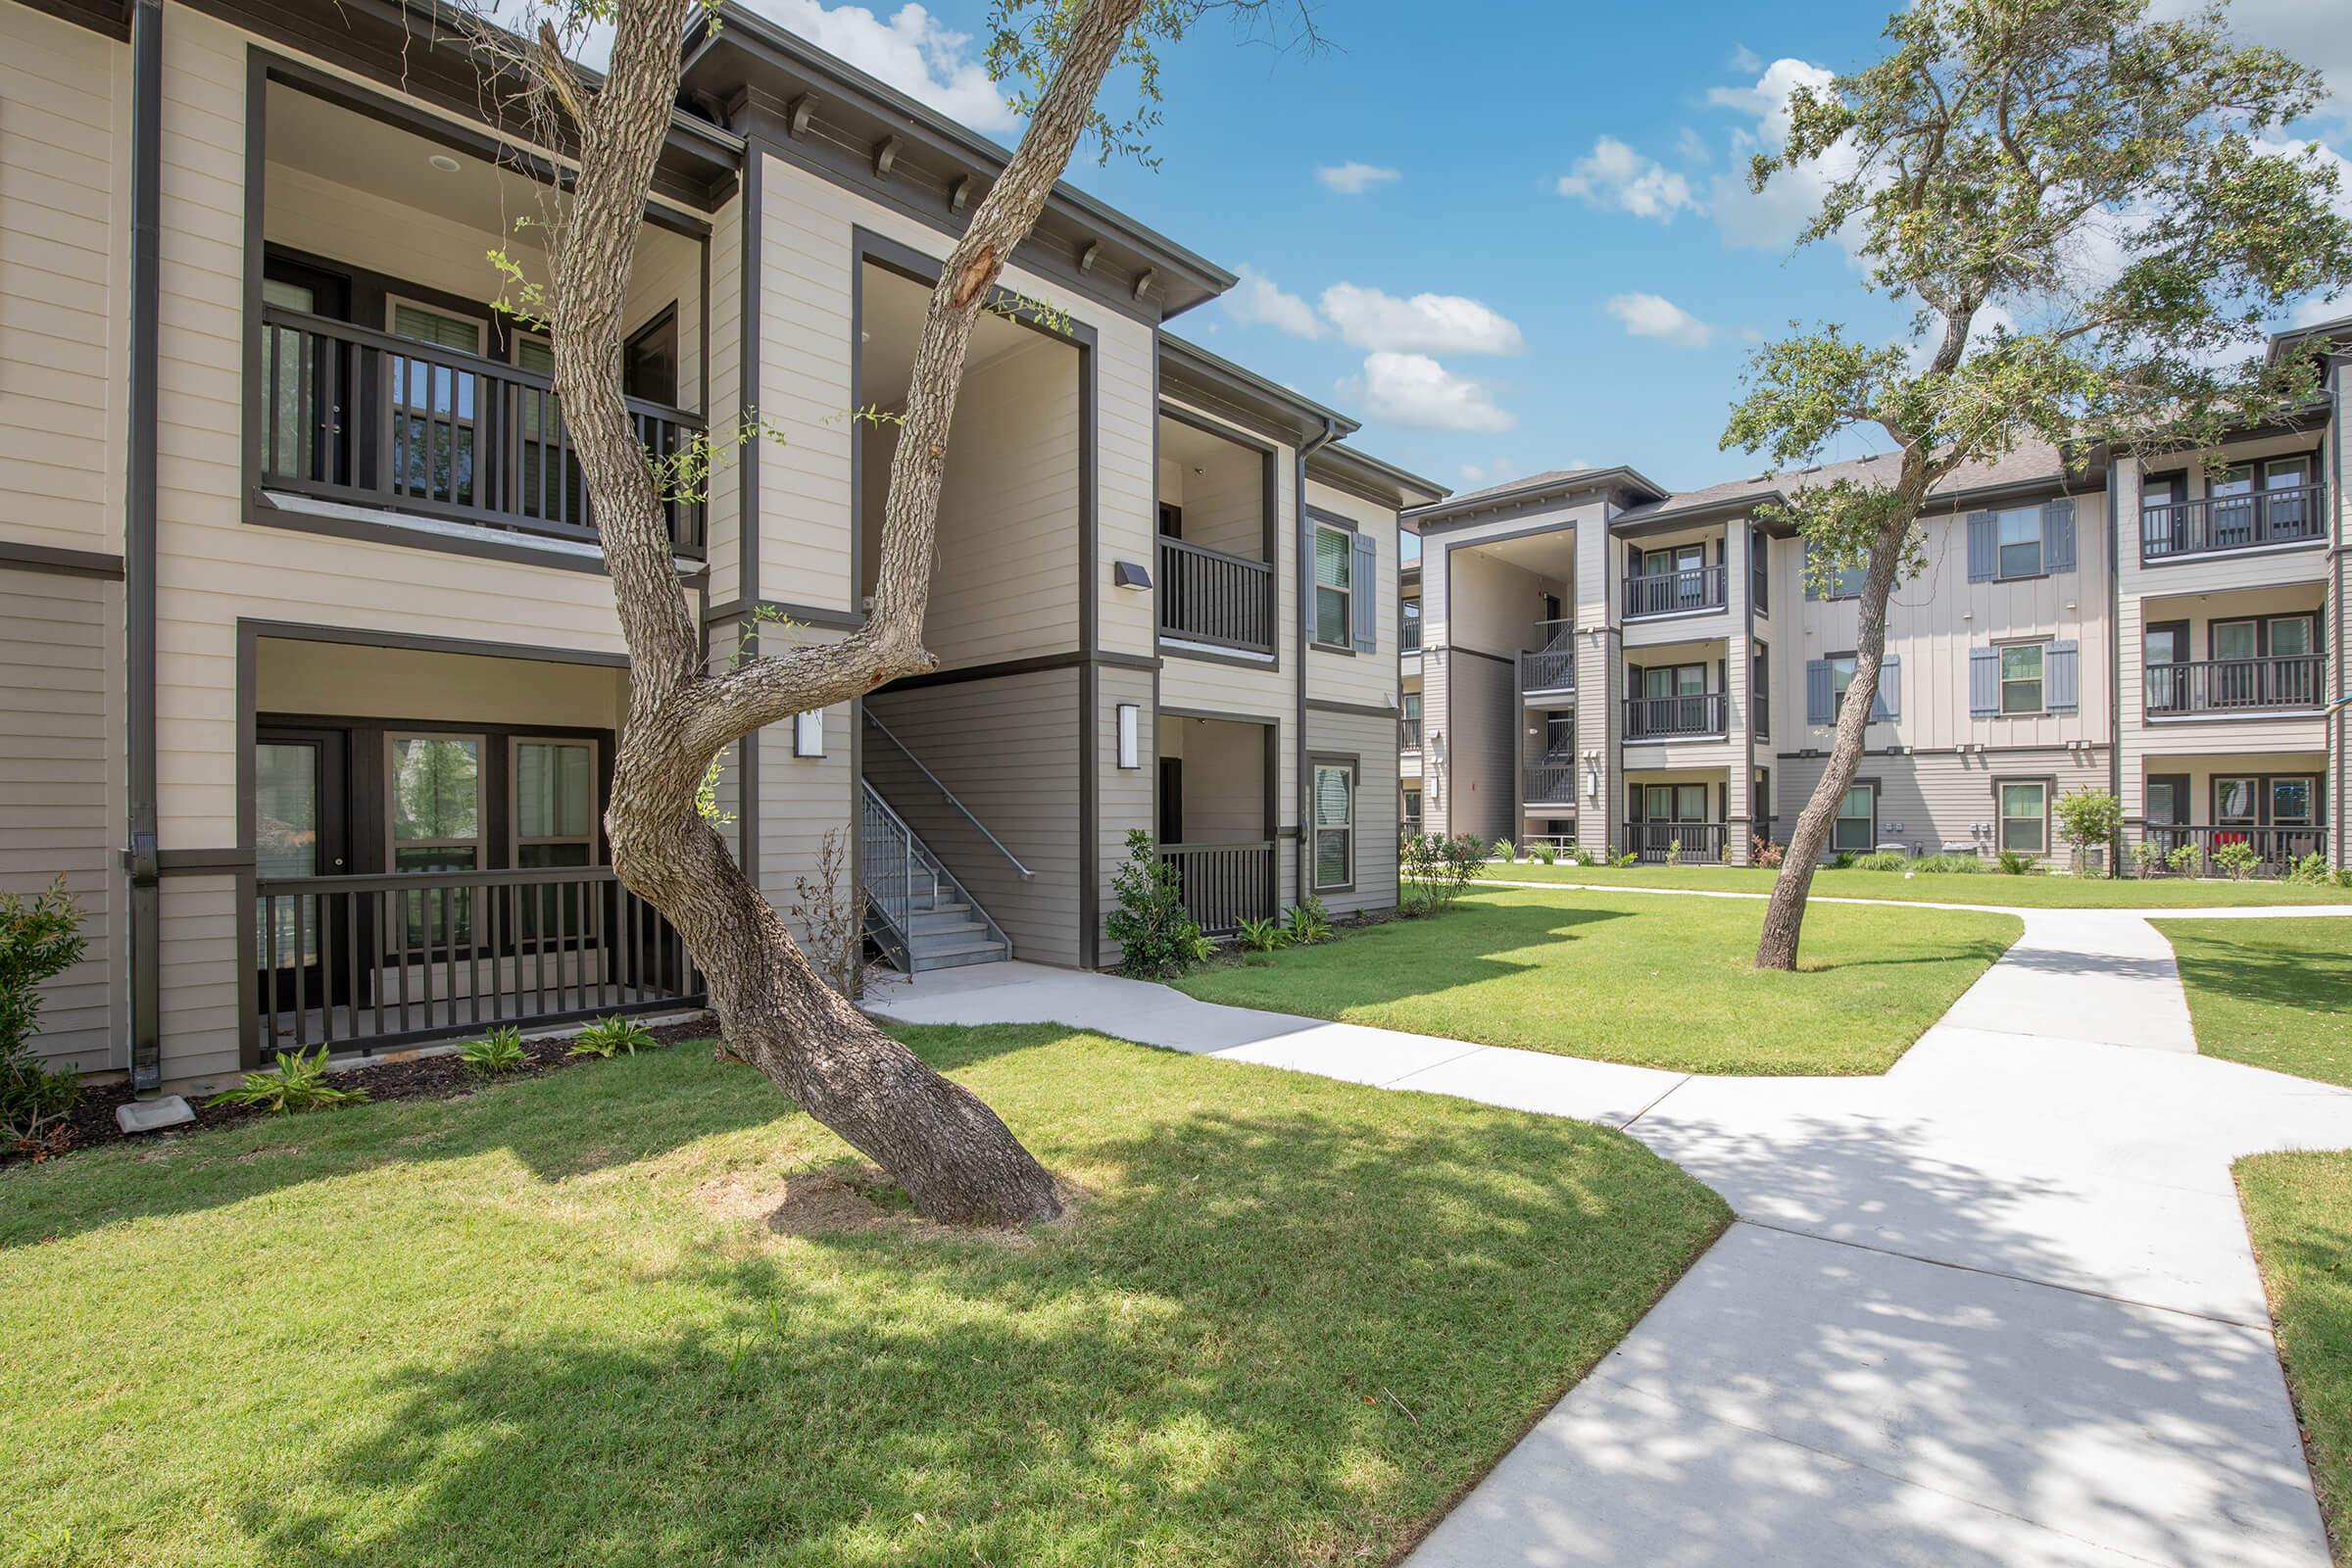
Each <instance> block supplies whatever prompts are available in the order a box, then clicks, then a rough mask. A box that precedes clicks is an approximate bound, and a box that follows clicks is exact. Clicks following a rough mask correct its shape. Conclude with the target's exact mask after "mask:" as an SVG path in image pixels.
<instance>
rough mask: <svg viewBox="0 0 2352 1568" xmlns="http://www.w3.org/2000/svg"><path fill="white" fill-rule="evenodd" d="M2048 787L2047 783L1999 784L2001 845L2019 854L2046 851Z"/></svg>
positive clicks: (2043, 852)
mask: <svg viewBox="0 0 2352 1568" xmlns="http://www.w3.org/2000/svg"><path fill="white" fill-rule="evenodd" d="M2049 798H2050V787H2049V786H2048V785H2047V784H2039V783H2035V784H2004V785H2002V786H2001V791H2000V802H2001V848H2002V849H2004V850H2016V851H2018V852H2019V853H2020V854H2023V855H2042V854H2046V853H2047V852H2048V850H2049V845H2050V831H2049V821H2048V814H2049Z"/></svg>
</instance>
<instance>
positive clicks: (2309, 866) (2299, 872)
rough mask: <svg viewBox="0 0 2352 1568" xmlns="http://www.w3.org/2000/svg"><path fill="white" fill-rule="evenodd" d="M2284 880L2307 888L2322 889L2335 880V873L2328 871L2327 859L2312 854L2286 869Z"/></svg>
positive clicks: (2323, 856)
mask: <svg viewBox="0 0 2352 1568" xmlns="http://www.w3.org/2000/svg"><path fill="white" fill-rule="evenodd" d="M2286 879H2287V880H2288V881H2289V882H2294V883H2298V884H2300V885H2301V886H2303V887H2307V888H2324V887H2326V886H2327V884H2328V883H2330V882H2332V881H2334V880H2335V873H2334V872H2332V871H2330V870H2328V869H2327V857H2326V856H2325V855H2318V854H2313V855H2306V856H2305V857H2303V858H2301V859H2300V860H2297V861H2296V862H2295V863H2294V864H2293V865H2292V866H2290V867H2288V869H2287V873H2286Z"/></svg>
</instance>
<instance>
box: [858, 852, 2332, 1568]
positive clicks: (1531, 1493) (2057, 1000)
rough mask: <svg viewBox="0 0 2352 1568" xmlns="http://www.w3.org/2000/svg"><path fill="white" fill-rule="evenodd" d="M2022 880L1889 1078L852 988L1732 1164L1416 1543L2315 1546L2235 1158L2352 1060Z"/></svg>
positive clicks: (2284, 1551)
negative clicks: (2046, 901)
mask: <svg viewBox="0 0 2352 1568" xmlns="http://www.w3.org/2000/svg"><path fill="white" fill-rule="evenodd" d="M1600 891H1605V892H1619V891H1624V890H1621V889H1605V890H1600ZM2014 912H2016V913H2018V914H2020V915H2022V916H2023V917H2024V918H2025V920H2026V934H2025V937H2024V938H2023V939H2022V940H2021V941H2020V942H2019V943H2018V944H2017V945H2016V947H2014V948H2013V949H2011V950H2010V952H2009V954H2008V955H2007V956H2004V957H2003V958H2002V959H2001V960H2000V961H1999V962H1998V963H1996V964H1994V965H1993V966H1992V968H1991V969H1989V970H1988V971H1987V972H1986V973H1985V976H1984V977H1983V978H1982V979H1981V980H1980V981H1979V982H1978V983H1977V985H1976V986H1975V987H1973V988H1972V989H1971V990H1970V991H1969V992H1968V993H1967V994H1966V995H1965V996H1964V997H1962V998H1961V1000H1960V1001H1959V1003H1958V1004H1957V1005H1955V1006H1954V1007H1953V1008H1952V1010H1951V1012H1950V1013H1949V1014H1948V1015H1947V1016H1946V1018H1945V1019H1944V1021H1943V1022H1941V1023H1939V1024H1937V1025H1936V1027H1935V1028H1934V1029H1932V1030H1930V1031H1929V1032H1928V1034H1927V1035H1926V1036H1925V1037H1924V1038H1923V1039H1922V1040H1921V1041H1920V1042H1919V1044H1918V1045H1916V1046H1914V1047H1913V1048H1912V1050H1911V1051H1910V1053H1909V1054H1907V1055H1905V1056H1904V1058H1903V1059H1902V1060H1901V1061H1900V1062H1899V1063H1897V1064H1896V1066H1895V1068H1894V1070H1893V1071H1892V1072H1890V1073H1888V1074H1887V1076H1885V1077H1883V1078H1785V1079H1771V1078H1706V1077H1692V1076H1689V1075H1683V1074H1676V1073H1668V1072H1658V1071H1654V1070H1650V1069H1646V1068H1639V1067H1624V1066H1617V1065H1613V1064H1609V1063H1602V1062H1591V1061H1583V1060H1578V1059H1575V1058H1570V1057H1563V1056H1553V1055H1547V1054H1540V1053H1533V1052H1521V1051H1511V1050H1504V1049H1499V1048H1495V1047H1487V1046H1477V1045H1472V1044H1469V1043H1467V1042H1462V1041H1450V1040H1442V1039H1436V1038H1432V1037H1429V1036H1422V1035H1410V1034H1401V1033H1398V1032H1397V1031H1393V1030H1384V1029H1368V1028H1362V1027H1358V1026H1355V1025H1349V1024H1333V1023H1322V1022H1316V1021H1313V1020H1308V1019H1302V1018H1296V1017H1291V1016H1288V1015H1285V1014H1280V1013H1268V1012H1256V1011H1251V1010H1249V1009H1244V1008H1235V1007H1220V1006H1214V1005H1208V1004H1204V1003H1200V1002H1195V1001H1193V1000H1192V999H1191V998H1189V997H1185V996H1183V995H1181V994H1180V993H1177V992H1174V991H1171V990H1169V989H1167V988H1165V987H1161V986H1152V985H1146V984H1141V983H1138V982H1134V981H1127V980H1120V979H1117V978H1115V977H1111V976H1106V975H1091V974H1076V973H1070V972H1066V971H1061V970H1052V969H1042V968H1036V967H1033V966H1029V965H1018V964H1015V965H998V966H992V967H989V968H979V969H963V970H950V971H945V972H941V973H937V974H933V975H926V976H924V977H922V978H921V979H920V980H919V981H917V982H914V983H911V984H909V985H907V986H906V987H903V988H894V989H893V990H892V991H891V992H890V993H888V994H886V995H885V996H883V997H882V998H880V999H878V1005H879V1007H880V1010H882V1011H884V1012H886V1013H888V1014H889V1015H891V1016H894V1017H899V1018H904V1019H907V1020H908V1021H913V1022H941V1023H946V1022H957V1023H983V1022H1032V1021H1051V1022H1060V1023H1067V1024H1071V1025H1074V1026H1078V1027H1083V1028H1088V1029H1095V1030H1100V1031H1102V1032H1103V1033H1105V1034H1110V1035H1116V1036H1119V1037H1122V1038H1125V1039H1130V1040H1140V1041H1142V1042H1144V1043H1146V1044H1151V1045H1159V1046H1168V1047H1172V1048H1174V1049H1178V1050H1185V1051H1196V1052H1208V1053H1213V1054H1218V1055H1221V1056H1225V1057H1228V1058H1231V1059H1235V1060H1243V1061H1253V1062H1260V1063H1264V1064H1267V1065H1271V1066H1278V1067H1287V1068H1291V1069H1294V1070H1298V1071H1304V1072H1314V1073H1320V1074H1324V1075H1326V1076H1330V1077H1336V1078H1345V1079H1348V1080H1350V1081H1353V1082H1358V1083H1368V1084H1377V1085H1380V1086H1383V1087H1388V1088H1398V1089H1411V1090H1422V1091H1427V1092H1431V1093H1439V1094H1449V1095H1458V1096H1462V1097H1464V1098H1466V1099H1471V1100H1477V1101H1481V1102H1485V1103H1491V1104H1499V1105H1508V1106H1512V1107H1515V1108H1520V1109H1526V1110H1533V1111H1541V1112H1546V1113H1550V1114H1557V1115H1569V1116H1578V1117H1583V1118H1586V1119H1590V1120H1593V1121H1599V1122H1604V1123H1606V1124H1608V1125H1611V1126H1618V1127H1624V1128H1625V1129H1626V1130H1627V1131H1629V1132H1630V1133H1631V1134H1632V1135H1633V1136H1634V1137H1637V1138H1640V1139H1642V1141H1643V1142H1644V1143H1646V1144H1648V1145H1649V1146H1650V1147H1651V1148H1653V1149H1655V1150H1657V1151H1658V1152H1660V1153H1662V1154H1664V1155H1666V1156H1667V1157H1669V1158H1671V1159H1673V1160H1675V1161H1676V1162H1677V1163H1679V1164H1681V1165H1683V1166H1684V1167H1685V1168H1686V1169H1688V1170H1690V1171H1691V1173H1692V1174H1693V1175H1695V1176H1697V1177H1698V1178H1699V1179H1700V1180H1702V1181H1704V1182H1706V1183H1707V1184H1708V1185H1709V1186H1711V1187H1713V1188H1714V1189H1715V1190H1716V1191H1718V1192H1720V1193H1721V1194H1723V1195H1724V1197H1725V1198H1726V1199H1727V1200H1728V1201H1730V1202H1731V1204H1732V1206H1733V1208H1734V1210H1735V1212H1736V1213H1737V1214H1738V1215H1739V1216H1740V1222H1739V1223H1737V1224H1735V1225H1734V1226H1733V1227H1732V1229H1731V1230H1730V1231H1729V1232H1728V1233H1727V1234H1726V1235H1725V1237H1724V1239H1723V1240H1722V1241H1721V1242H1719V1243H1718V1244H1717V1245H1716V1246H1715V1248H1714V1249H1712V1250H1710V1251H1709V1252H1708V1253H1707V1255H1706V1256H1705V1257H1704V1258H1702V1259H1701V1260H1700V1261H1699V1263H1698V1264H1697V1265H1696V1266H1695V1267H1694V1268H1693V1269H1692V1270H1691V1273H1690V1274H1689V1275H1687V1276H1686V1277H1685V1278H1684V1279H1683V1280H1682V1281H1681V1282H1680V1283H1679V1284H1678V1285H1677V1286H1676V1287H1675V1288H1674V1290H1673V1291H1671V1292H1670V1293H1669V1294H1668V1295H1667V1297H1666V1299H1664V1300H1663V1301H1662V1302H1660V1303H1659V1305H1658V1306H1657V1307H1656V1308H1655V1309H1653V1310H1652V1311H1651V1312H1650V1314H1649V1315H1648V1316H1647V1317H1646V1318H1644V1319H1643V1320H1642V1323H1641V1324H1639V1325H1638V1326H1637V1327H1636V1328H1635V1330H1634V1332H1633V1333H1632V1334H1631V1335H1629V1336H1628V1337H1627V1339H1626V1340H1625V1342H1624V1344H1622V1345H1621V1346H1619V1347H1618V1348H1617V1349H1616V1350H1615V1351H1613V1352H1612V1353H1611V1354H1610V1355H1609V1356H1608V1357H1607V1358H1605V1359H1604V1360H1603V1361H1602V1363H1601V1364H1600V1365H1599V1366H1598V1367H1597V1368H1596V1369H1595V1370H1594V1371H1593V1375H1592V1376H1590V1377H1588V1378H1587V1379H1586V1380H1585V1381H1584V1382H1583V1383H1581V1384H1580V1385H1579V1386H1578V1387H1577V1388H1576V1389H1575V1390H1573V1391H1572V1392H1571V1393H1570V1394H1569V1395H1568V1397H1566V1398H1565V1399H1563V1400H1562V1401H1561V1402H1560V1404H1559V1405H1558V1406H1557V1407H1555V1408H1554V1409H1553V1410H1552V1411H1551V1412H1550V1413H1549V1414H1548V1415H1547V1416H1545V1417H1544V1420H1543V1421H1542V1422H1541V1423H1539V1424H1538V1426H1537V1427H1536V1429H1535V1430H1534V1431H1533V1432H1531V1433H1530V1434H1529V1435H1528V1437H1527V1438H1526V1439H1525V1440H1524V1441H1522V1442H1521V1443H1520V1444H1519V1445H1518V1446H1517V1447H1515V1448H1514V1449H1513V1450H1512V1451H1511V1452H1510V1453H1509V1454H1508V1455H1507V1456H1506V1457H1505V1458H1504V1460H1503V1461H1502V1463H1501V1464H1500V1465H1498V1466H1497V1467H1496V1468H1495V1471H1494V1473H1493V1474H1492V1475H1490V1476H1489V1477H1488V1478H1487V1479H1486V1480H1485V1481H1484V1482H1483V1483H1482V1484H1481V1485H1480V1486H1479V1487H1478V1488H1477V1489H1476V1490H1475V1491H1474V1492H1473V1493H1472V1494H1471V1495H1470V1496H1469V1497H1468V1498H1466V1499H1465V1500H1464V1501H1463V1502H1462V1504H1461V1505H1460V1506H1459V1507H1458V1508H1456V1509H1455V1511H1454V1512H1453V1513H1452V1514H1451V1515H1450V1516H1448V1517H1447V1518H1446V1520H1445V1521H1444V1522H1443V1523H1442V1524H1441V1525H1440V1526H1439V1527H1438V1528H1437V1530H1436V1531H1434V1532H1433V1533H1432V1534H1431V1536H1430V1538H1429V1539H1428V1540H1427V1541H1426V1542H1425V1543H1424V1544H1422V1545H1421V1547H1420V1548H1419V1550H1417V1551H1416V1552H1415V1553H1414V1554H1413V1556H1412V1558H1411V1561H1412V1562H1413V1563H1414V1564H1418V1565H1421V1568H1440V1565H1446V1568H1452V1565H1463V1568H1468V1565H1472V1564H1478V1565H1487V1564H1512V1563H1527V1564H1569V1563H1637V1562H1638V1563H1642V1564H1740V1565H1749V1564H1763V1563H1790V1564H1797V1563H1802V1564H1818V1563H1834V1562H1849V1561H1850V1562H1872V1563H1918V1564H1923V1565H1925V1564H1934V1565H1938V1568H1945V1565H1973V1564H1982V1565H1985V1568H1992V1565H1996V1564H1997V1565H2003V1568H2008V1565H2023V1564H2094V1563H2095V1564H2108V1563H2116V1564H2120V1563H2127V1562H2137V1563H2149V1562H2154V1563H2168V1564H2182V1565H2191V1564H2194V1565H2205V1564H2229V1565H2233V1568H2234V1565H2240V1564H2242V1565H2247V1568H2259V1565H2270V1564H2278V1565H2288V1564H2292V1565H2297V1568H2326V1565H2327V1542H2326V1539H2325V1536H2324V1535H2323V1533H2322V1530H2321V1526H2320V1519H2319V1512H2318V1507H2317V1504H2316V1502H2315V1501H2314V1498H2313V1495H2312V1491H2311V1481H2310V1476H2309V1473H2308V1471H2307V1470H2306V1468H2305V1465H2304V1459H2303V1452H2302V1446H2301V1443H2300V1439H2299V1436H2298V1434H2297V1431H2296V1428H2295V1424H2294V1419H2293V1413H2292V1411H2291V1409H2290V1408H2289V1406H2288V1402H2287V1397H2286V1389H2285V1384H2284V1380H2283V1378H2282V1377H2281V1375H2280V1372H2279V1369H2278V1358H2277V1354H2276V1350H2275V1348H2274V1346H2273V1344H2272V1341H2271V1335H2270V1329H2269V1319H2268V1314H2267V1311H2266V1309H2265V1306H2264V1302H2263V1298H2262V1290H2261V1283H2260V1280H2259V1277H2258V1276H2257V1274H2256V1272H2255V1268H2254V1262H2253V1257H2252V1253H2251V1250H2250V1249H2249V1248H2248V1245H2247V1241H2246V1234H2245V1227H2244V1224H2243V1221H2242V1218H2241V1216H2240V1214H2239V1211H2238V1206H2237V1200H2236V1194H2235V1191H2234V1188H2233V1187H2232V1184H2231V1182H2230V1178H2229V1163H2230V1161H2231V1160H2233V1159H2235V1158H2236V1157H2238V1156H2239V1155H2241V1154H2245V1153H2251V1152H2260V1151H2263V1150H2269V1149H2286V1148H2345V1147H2352V1093H2347V1092H2346V1091H2343V1090H2338V1089H2334V1088H2331V1087H2328V1086H2326V1085H2319V1084H2313V1083H2309V1082H2306V1081H2304V1080H2301V1079H2295V1078H2288V1077H2283V1076H2280V1075H2278V1074H2274V1073H2268V1072H2263V1071H2261V1070H2259V1069H2255V1068H2250V1067H2242V1066H2238V1065H2236V1064H2233V1063H2229V1062H2224V1061H2219V1060H2215V1059H2212V1058H2208V1057H2203V1056H2199V1055H2197V1054H2195V1046H2194V1041H2193V1038H2192V1037H2191V1035H2190V1034H2189V1029H2188V1013H2187V1005H2186V1002H2185V999H2184V997H2183V996H2182V993H2181V990H2180V979H2179V976H2178V974H2177V973H2176V971H2175V969H2174V967H2173V960H2172V954H2171V950H2170V948H2169V947H2168V946H2167V945H2166V944H2165V942H2164V940H2163V939H2162V937H2161V936H2160V935H2158V934H2157V933H2156V932H2155V931H2154V930H2152V929H2151V928H2150V926H2149V924H2148V921H2147V919H2146V918H2143V917H2142V916H2141V915H2139V914H2136V913H2128V912H2122V911H2111V910H2051V909H2020V910H2016V911H2014ZM2154 912H2155V913H2156V914H2157V915H2158V917H2160V918H2202V917H2205V916H2207V915H2209V914H2218V915H2227V916H2229V917H2259V916H2268V915H2270V914H2271V913H2272V911H2270V910H2267V909H2266V910H2261V911H2254V910H2215V911H2206V910H2177V911H2176V910H2163V911H2154ZM2315 912H2317V913H2352V910H2346V909H2327V910H2310V909H2292V910H2280V911H2278V913H2281V914H2296V915H2302V914H2311V913H2315Z"/></svg>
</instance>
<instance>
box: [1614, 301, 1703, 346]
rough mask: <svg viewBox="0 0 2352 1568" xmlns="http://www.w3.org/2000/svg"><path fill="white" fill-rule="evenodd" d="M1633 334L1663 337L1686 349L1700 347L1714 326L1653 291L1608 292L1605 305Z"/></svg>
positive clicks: (1636, 335)
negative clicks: (1645, 292) (1609, 295)
mask: <svg viewBox="0 0 2352 1568" xmlns="http://www.w3.org/2000/svg"><path fill="white" fill-rule="evenodd" d="M1606 309H1607V310H1608V313H1609V314H1610V315H1611V316H1614V317H1615V318H1617V319H1618V320H1620V321H1622V322H1624V323H1625V329H1626V331H1627V332H1628V333H1630V334H1631V335H1633V336H1635V337H1654V338H1663V339H1664V340H1665V341H1667V342H1669V343H1674V344H1678V345H1680V346H1681V347H1683V348H1687V349H1703V348H1705V347H1706V346H1707V343H1708V341H1709V340H1710V339H1711V338H1713V337H1714V335H1715V329H1714V328H1713V327H1711V326H1709V325H1707V323H1706V322H1704V321H1702V320H1700V319H1698V318H1697V317H1695V316H1692V315H1691V313H1690V312H1689V311H1686V310H1684V309H1683V308H1682V307H1681V306H1680V305H1677V304H1675V303H1674V301H1672V300H1670V299H1666V298H1664V297H1663V296H1661V295H1657V294H1617V295H1612V296H1611V297H1610V299H1609V303H1608V305H1607V307H1606Z"/></svg>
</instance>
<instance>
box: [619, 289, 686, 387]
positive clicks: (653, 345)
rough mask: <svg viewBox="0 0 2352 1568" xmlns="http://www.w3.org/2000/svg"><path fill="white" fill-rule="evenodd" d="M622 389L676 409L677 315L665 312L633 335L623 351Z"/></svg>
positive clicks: (621, 368)
mask: <svg viewBox="0 0 2352 1568" xmlns="http://www.w3.org/2000/svg"><path fill="white" fill-rule="evenodd" d="M620 388H621V390H622V391H623V392H626V393H627V394H628V395H629V396H630V397H633V398H642V399H644V400H645V401H646V402H648V403H659V404H662V406H664V407H667V408H674V407H675V406H676V405H677V401H678V313H677V312H676V311H674V310H664V311H663V312H662V314H661V315H660V316H657V317H655V318H654V319H652V320H650V321H648V322H646V323H645V325H643V326H641V327H639V328H638V329H637V330H636V331H635V332H633V333H631V334H630V336H629V340H628V342H627V343H626V344H624V345H622V347H621V351H620Z"/></svg>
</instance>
